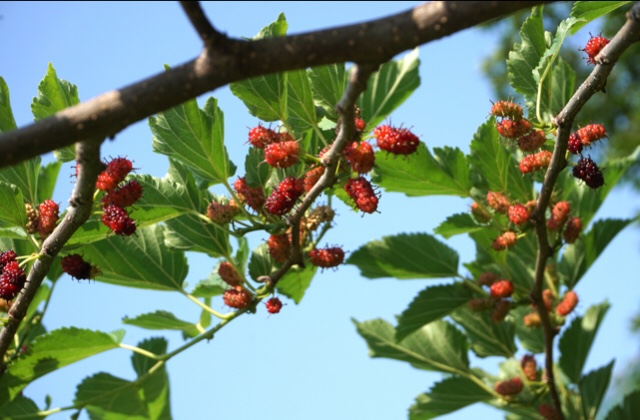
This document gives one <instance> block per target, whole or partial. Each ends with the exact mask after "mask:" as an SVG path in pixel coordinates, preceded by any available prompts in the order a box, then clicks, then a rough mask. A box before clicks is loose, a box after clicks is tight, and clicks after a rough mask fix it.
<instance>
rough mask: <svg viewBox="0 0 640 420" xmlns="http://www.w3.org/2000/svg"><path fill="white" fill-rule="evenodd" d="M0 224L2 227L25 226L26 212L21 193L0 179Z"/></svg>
mask: <svg viewBox="0 0 640 420" xmlns="http://www.w3.org/2000/svg"><path fill="white" fill-rule="evenodd" d="M0 224H1V225H2V227H4V228H6V227H21V228H22V227H25V226H26V224H27V212H26V210H25V207H24V202H23V199H22V193H21V192H20V190H19V189H18V188H17V187H16V186H15V185H11V184H7V183H6V182H2V181H0Z"/></svg>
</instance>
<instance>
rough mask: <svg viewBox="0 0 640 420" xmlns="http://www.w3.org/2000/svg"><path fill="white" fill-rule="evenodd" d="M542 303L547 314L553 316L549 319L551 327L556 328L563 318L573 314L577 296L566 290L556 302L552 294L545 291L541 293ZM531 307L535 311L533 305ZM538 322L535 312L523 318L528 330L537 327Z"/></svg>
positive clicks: (536, 312) (538, 317) (537, 315)
mask: <svg viewBox="0 0 640 420" xmlns="http://www.w3.org/2000/svg"><path fill="white" fill-rule="evenodd" d="M542 302H543V305H544V307H545V309H546V311H547V312H549V314H553V316H551V317H550V319H551V323H552V325H554V326H557V325H561V324H562V322H564V321H563V318H564V317H566V316H567V315H569V314H570V313H571V312H573V310H574V309H575V307H576V306H577V305H578V294H577V293H576V292H575V291H573V290H568V291H567V292H566V293H565V294H564V296H563V297H562V299H561V300H560V301H559V302H558V301H557V299H556V297H555V295H554V294H553V292H552V291H551V290H550V289H545V290H543V291H542ZM556 302H557V303H556ZM531 306H532V307H533V309H536V306H535V305H533V304H532V305H531ZM554 306H555V310H554ZM540 322H541V321H540V314H539V313H538V311H537V310H534V311H533V312H530V313H528V314H526V315H524V317H523V323H524V325H525V326H527V327H529V328H537V327H539V326H540Z"/></svg>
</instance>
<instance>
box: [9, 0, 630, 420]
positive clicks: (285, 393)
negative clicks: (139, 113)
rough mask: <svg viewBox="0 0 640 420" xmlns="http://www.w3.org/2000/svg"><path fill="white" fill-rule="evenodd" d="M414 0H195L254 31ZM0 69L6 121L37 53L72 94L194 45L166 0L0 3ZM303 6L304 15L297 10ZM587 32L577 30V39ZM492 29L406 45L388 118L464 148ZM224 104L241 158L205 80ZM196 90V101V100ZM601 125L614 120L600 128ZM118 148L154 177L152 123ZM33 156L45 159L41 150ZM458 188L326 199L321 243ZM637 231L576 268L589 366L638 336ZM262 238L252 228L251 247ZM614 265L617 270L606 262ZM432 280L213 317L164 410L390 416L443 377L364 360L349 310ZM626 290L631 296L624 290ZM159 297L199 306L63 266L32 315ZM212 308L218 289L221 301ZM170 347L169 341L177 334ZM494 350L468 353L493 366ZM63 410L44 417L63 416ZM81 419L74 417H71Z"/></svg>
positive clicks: (65, 386)
mask: <svg viewBox="0 0 640 420" xmlns="http://www.w3.org/2000/svg"><path fill="white" fill-rule="evenodd" d="M417 4H419V3H418V2H369V3H362V2H313V3H300V2H209V3H206V4H205V5H204V8H205V11H206V13H207V15H208V16H209V17H210V19H211V20H212V21H213V23H214V25H215V26H216V27H217V28H218V29H219V30H221V31H223V32H226V33H228V34H229V35H231V36H237V37H239V36H253V35H254V34H255V33H257V32H258V31H259V30H260V28H262V27H263V26H264V25H266V24H268V23H270V22H272V21H274V20H275V19H276V17H277V16H278V14H279V13H280V12H284V13H285V15H286V17H287V20H288V22H289V33H297V32H302V31H308V30H313V29H320V28H326V27H331V26H336V25H342V24H346V23H354V22H357V21H361V20H366V19H371V18H376V17H381V16H384V15H387V14H389V13H393V12H400V11H403V10H405V9H407V8H409V7H412V6H414V5H417ZM0 15H1V16H2V19H1V20H0V51H1V52H2V56H1V57H2V58H1V59H0V76H2V77H4V79H5V81H6V82H7V84H8V85H9V88H10V91H11V102H12V106H13V111H14V115H15V117H16V120H17V122H18V125H19V126H23V125H26V124H28V123H30V122H31V121H32V120H33V117H32V115H31V113H30V102H31V99H32V98H33V97H34V96H35V95H36V93H37V85H38V82H39V81H40V80H41V79H42V77H43V76H44V74H45V72H46V69H47V65H48V63H49V62H51V63H53V65H54V67H55V69H56V71H57V73H58V76H59V77H60V78H62V79H65V80H68V81H70V82H72V83H74V84H76V85H77V86H78V89H79V93H80V98H81V100H87V99H90V98H92V97H94V96H96V95H99V94H101V93H103V92H105V91H108V90H110V89H115V88H119V87H122V86H125V85H127V84H130V83H132V82H135V81H139V80H141V79H143V78H145V77H147V76H149V75H152V74H155V73H158V72H161V71H163V66H164V64H169V65H171V66H175V65H178V64H180V63H183V62H185V61H187V60H190V59H192V58H193V57H195V56H196V55H197V54H198V53H199V51H200V41H199V39H198V38H197V36H196V34H195V31H194V30H193V28H191V26H190V25H189V23H188V21H187V19H186V18H185V16H184V14H183V13H182V11H181V9H180V7H179V6H178V4H177V2H158V3H138V2H127V3H100V2H96V3H85V2H73V3H71V2H66V3H57V2H50V3H27V2H24V3H22V2H15V3H13V2H4V3H1V4H0ZM310 17H312V19H310ZM581 36H582V37H583V38H584V39H585V40H586V39H587V37H588V34H587V33H586V32H585V31H584V30H583V31H581V32H580V33H578V34H577V35H576V37H581ZM495 42H496V41H495V38H494V36H493V35H492V34H490V33H486V32H481V31H479V30H467V31H463V32H462V33H459V34H456V35H454V36H451V37H447V38H445V39H443V40H440V41H437V42H434V43H431V44H428V45H426V46H423V47H421V48H420V59H421V67H420V76H421V86H420V88H419V89H418V90H417V91H416V93H415V94H414V95H413V96H412V97H411V98H409V99H408V100H407V101H406V102H405V103H404V104H403V105H402V106H401V107H400V108H399V109H398V110H397V112H396V113H394V114H393V115H392V121H393V122H394V123H396V124H400V123H402V124H404V125H405V126H409V127H412V130H413V131H414V132H415V133H416V134H417V135H419V136H420V138H421V140H422V141H424V142H425V143H426V144H427V145H428V146H429V147H442V146H456V147H460V148H461V149H462V150H463V151H465V152H468V151H469V142H470V140H471V138H472V136H473V134H474V133H475V131H476V129H477V127H478V126H479V125H480V124H481V123H483V122H484V121H485V120H486V117H487V115H488V112H489V109H490V106H491V103H490V101H491V100H495V99H498V98H493V97H492V96H491V93H490V90H489V87H488V84H487V82H486V81H485V80H484V79H483V78H482V74H481V71H480V69H479V63H480V60H481V58H482V57H483V56H485V55H487V54H488V53H489V52H491V50H492V48H493V46H494V44H495ZM210 95H212V96H214V97H216V98H218V99H219V106H220V107H221V108H222V110H223V111H224V113H225V131H226V134H225V135H226V139H227V140H226V141H227V147H228V149H229V153H230V157H231V159H232V160H233V161H234V162H235V163H236V164H239V166H240V167H242V163H243V162H244V155H245V154H246V147H247V146H246V136H247V131H248V128H249V127H252V126H254V125H256V123H257V120H256V119H255V118H253V117H251V116H250V115H249V114H248V113H247V112H246V111H245V109H244V105H243V104H242V103H241V102H240V101H239V100H238V99H236V98H235V97H233V96H232V95H231V94H230V92H229V90H228V89H227V88H222V89H219V90H217V91H215V92H211V93H210ZM208 96H209V95H205V96H203V97H202V98H199V101H200V102H201V103H203V102H204V99H206V97H208ZM613 135H615V133H614V134H613ZM119 155H126V156H128V157H129V158H131V159H132V160H134V163H135V167H136V168H140V169H139V170H138V172H139V173H150V174H152V175H154V176H163V175H164V174H165V173H166V170H167V168H168V161H167V159H166V157H164V156H161V155H156V154H154V153H153V152H152V151H151V132H150V131H149V129H148V126H147V124H146V121H141V122H139V123H137V124H135V125H133V126H132V127H130V128H128V129H127V130H125V131H123V132H121V133H120V134H118V135H117V136H116V138H115V140H113V141H108V142H106V143H105V145H104V147H103V156H119ZM51 158H52V157H51V156H46V157H45V159H51ZM65 173H69V175H70V174H71V173H72V169H71V165H70V164H67V165H65V166H64V167H63V168H62V170H61V174H62V175H61V177H60V182H59V185H58V186H57V188H56V193H55V196H54V199H55V201H56V202H59V203H62V204H61V207H63V208H64V207H65V206H66V202H67V200H68V195H69V192H70V189H71V187H72V180H71V178H70V179H69V181H68V182H67V181H66V177H65V176H64V174H65ZM638 204H639V201H638V198H637V195H636V194H635V193H634V192H632V191H629V190H626V189H622V190H619V191H616V192H614V193H613V194H612V197H611V199H610V200H609V201H608V202H607V203H606V204H605V206H603V208H602V209H601V211H600V213H599V214H598V216H597V218H602V217H630V216H632V215H634V212H636V211H637V210H638ZM469 205H470V202H469V201H468V200H462V199H458V198H442V197H423V198H412V199H407V198H406V197H404V196H403V195H400V194H395V193H384V194H383V197H382V199H381V202H380V207H379V211H380V212H379V213H378V214H374V215H366V216H365V217H362V216H361V215H359V214H356V213H353V212H351V211H350V210H349V209H347V208H346V207H343V208H341V209H339V216H338V218H337V221H336V228H335V229H334V230H333V231H332V232H331V233H330V234H329V235H327V236H326V240H327V242H328V243H330V244H334V243H335V244H340V245H342V246H343V247H344V249H345V250H347V251H355V250H356V249H357V248H358V247H359V246H361V245H362V244H364V243H366V242H368V241H370V240H373V239H378V238H380V237H382V236H384V235H390V234H396V233H399V232H424V231H426V232H431V231H432V230H433V228H434V227H435V226H437V225H438V224H439V223H440V222H441V221H443V220H444V219H445V218H446V217H447V216H448V215H450V214H452V213H456V212H461V211H465V210H466V209H468V206H469ZM638 238H639V236H638V230H637V228H633V229H627V230H625V231H623V232H622V233H621V234H620V235H619V236H618V237H617V238H616V240H615V241H614V242H613V243H612V245H610V247H609V248H608V249H607V250H606V251H605V253H604V254H603V255H602V257H601V258H600V259H599V261H598V262H597V263H596V264H595V265H594V266H593V268H592V270H591V271H590V272H589V273H588V274H587V276H586V277H585V278H584V279H583V280H582V281H581V283H580V285H579V286H578V289H577V292H578V294H579V296H580V298H581V303H580V305H579V307H578V310H579V311H581V312H583V311H584V310H586V309H587V308H588V307H589V306H590V305H591V304H595V303H600V302H602V301H603V300H604V299H608V300H609V302H611V303H612V307H611V309H610V311H609V313H608V315H607V317H606V318H605V321H604V323H603V325H602V327H601V332H600V334H599V336H598V337H597V338H596V342H595V344H594V347H593V350H592V354H591V356H590V358H589V359H588V362H587V369H588V370H589V369H593V368H597V367H599V366H602V365H604V364H606V363H608V362H609V361H610V360H611V359H613V358H618V361H617V363H616V371H619V370H620V369H621V368H622V367H623V366H624V363H625V361H628V360H630V359H631V358H632V357H633V356H634V355H635V354H636V349H637V348H638V341H637V339H636V338H635V337H633V336H632V335H631V334H630V333H629V329H628V326H629V319H630V317H631V316H632V315H634V314H635V313H636V311H637V310H638V309H640V308H638V295H637V286H636V285H635V281H636V279H637V273H638V271H639V270H640V258H638V252H639V250H640V247H639V244H640V241H639V240H638ZM264 239H266V236H265V235H260V234H258V235H254V236H252V237H251V240H252V246H256V245H257V244H258V243H259V242H260V241H261V240H264ZM447 243H448V244H449V245H450V246H451V247H453V248H455V249H456V250H458V252H459V253H460V255H461V261H471V260H472V259H473V254H474V249H473V246H472V243H471V241H470V240H468V239H466V238H463V237H454V238H452V239H451V240H449V241H447ZM189 264H190V274H189V277H188V278H187V281H188V282H189V283H191V284H193V283H195V282H197V281H198V280H201V279H204V278H206V277H207V276H208V274H209V273H210V271H211V269H212V267H213V266H214V265H215V261H211V260H209V259H208V258H203V257H201V256H190V258H189ZM612 267H615V268H614V269H612ZM432 283H433V280H409V281H407V280H404V281H398V280H392V279H381V280H373V281H372V280H367V279H364V278H362V277H360V275H359V272H358V270H357V269H356V268H355V267H353V266H343V267H340V269H339V270H337V271H332V270H327V271H325V272H323V273H322V274H320V275H318V276H317V277H316V278H315V279H314V281H313V283H312V285H311V287H310V288H309V290H308V292H307V294H306V296H305V297H304V299H303V300H302V302H301V304H300V305H295V304H294V303H293V302H288V303H287V305H286V306H285V307H284V308H283V310H282V311H281V313H280V314H278V315H273V316H268V314H266V312H265V311H259V312H258V313H257V314H256V315H253V316H243V317H241V319H238V320H237V321H236V322H234V323H233V324H232V325H231V326H230V327H227V328H224V329H223V330H222V331H221V332H220V333H219V334H218V335H216V337H215V339H214V340H212V341H211V342H209V343H206V344H205V343H203V344H200V345H198V346H195V348H192V349H191V350H189V351H188V352H186V353H185V354H182V355H180V356H178V357H177V358H176V359H174V360H172V361H171V362H170V363H169V365H168V369H169V375H170V379H171V387H172V388H171V393H172V411H173V415H174V418H176V419H185V418H193V419H199V418H221V419H227V418H239V419H245V418H247V419H248V418H263V419H275V418H277V419H301V418H304V419H326V418H332V419H352V418H371V419H398V418H406V412H407V409H408V407H409V406H410V405H411V404H412V403H413V400H414V398H415V397H416V395H418V394H419V393H421V392H424V391H426V390H427V389H428V388H429V387H430V385H431V384H433V383H434V382H435V381H437V380H439V379H440V378H441V376H440V375H439V374H435V373H429V372H425V371H419V370H416V369H413V368H411V367H410V366H408V365H406V364H402V363H400V362H393V361H389V360H383V359H370V358H369V357H368V355H367V352H368V350H367V348H366V345H365V342H364V340H363V339H361V338H360V337H359V336H358V335H357V334H356V331H355V328H354V326H353V324H352V322H351V318H355V319H357V320H359V321H364V320H368V319H373V318H377V317H380V318H383V319H386V320H388V321H390V322H393V321H394V317H395V316H396V315H398V314H399V313H401V312H402V311H403V310H404V308H405V307H406V306H407V305H408V303H409V302H410V301H411V300H412V299H413V297H414V296H415V295H416V294H417V293H418V292H419V291H420V290H422V289H423V288H424V287H426V286H427V285H429V284H432ZM629 291H631V292H632V293H629ZM157 309H165V310H169V311H171V312H173V313H174V314H175V315H176V316H178V317H180V318H182V319H197V317H198V315H199V311H198V310H197V308H195V307H194V306H193V305H192V304H190V303H189V302H188V301H187V300H186V299H184V298H183V297H181V296H179V295H176V294H171V293H163V292H147V291H140V290H135V289H124V288H118V287H115V286H110V285H106V284H102V283H100V282H91V283H89V282H81V283H78V282H74V281H72V280H71V279H70V278H68V277H65V278H63V279H61V281H60V284H59V285H58V286H57V287H56V291H55V295H54V298H53V301H52V303H51V306H50V308H49V310H48V313H47V316H46V320H45V325H46V326H47V327H48V328H49V329H55V328H59V327H63V326H68V325H75V326H78V327H82V328H89V329H95V330H102V331H111V330H115V329H118V328H123V325H122V324H121V322H120V321H121V319H122V318H123V317H124V316H136V315H138V314H142V313H145V312H151V311H155V310H157ZM214 309H220V310H223V309H224V308H223V304H222V302H221V301H220V303H219V307H217V308H216V306H215V304H214ZM126 330H127V334H126V336H125V339H124V342H125V343H128V344H136V343H137V342H139V341H140V340H142V339H144V338H148V337H152V336H157V335H159V334H156V333H154V332H150V331H146V330H142V329H138V328H135V327H127V328H126ZM163 335H165V336H167V337H169V338H170V344H169V348H175V347H177V346H179V345H180V344H182V339H181V337H180V335H179V334H177V333H176V334H171V333H168V334H163ZM129 357H130V353H129V352H127V351H125V350H113V351H110V352H107V353H103V354H101V355H99V356H96V357H93V358H90V359H87V360H85V361H82V362H79V363H77V364H75V365H72V366H69V367H67V368H64V369H62V370H60V371H58V372H55V373H53V374H51V375H48V376H47V377H44V378H42V379H41V380H38V381H37V382H35V383H33V384H32V385H31V386H29V387H28V388H27V389H25V395H27V396H29V397H31V398H33V399H34V400H35V401H36V402H37V403H38V404H39V405H42V404H43V401H44V398H45V395H47V394H49V395H51V396H52V398H53V402H52V407H58V406H65V405H69V404H70V403H71V401H72V400H73V394H74V392H75V385H76V384H77V383H79V382H80V381H81V380H82V379H83V378H84V377H86V376H89V375H92V374H94V373H96V372H99V371H106V372H109V373H112V374H113V375H116V376H120V377H123V378H127V379H131V378H133V375H134V373H133V370H132V369H131V365H130V363H129ZM499 361H500V360H499V359H497V358H491V359H488V360H480V361H478V360H474V363H476V364H477V365H479V366H481V367H483V368H484V369H486V370H489V371H493V372H497V364H498V362H499ZM69 414H70V412H65V413H63V414H58V415H54V416H52V417H51V418H53V419H62V418H67V417H68V415H69ZM83 416H84V417H82V418H87V417H86V415H83ZM471 416H475V417H479V418H498V417H501V415H500V414H499V412H498V411H496V410H493V409H490V408H484V407H482V406H477V405H475V406H472V407H469V408H466V409H465V410H461V411H459V412H456V413H454V414H452V415H449V416H446V417H443V418H447V419H466V418H470V417H471Z"/></svg>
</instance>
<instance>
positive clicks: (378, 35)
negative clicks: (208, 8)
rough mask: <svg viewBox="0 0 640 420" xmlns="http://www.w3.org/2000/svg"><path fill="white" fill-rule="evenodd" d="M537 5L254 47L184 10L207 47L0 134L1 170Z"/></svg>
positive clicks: (390, 22)
mask: <svg viewBox="0 0 640 420" xmlns="http://www.w3.org/2000/svg"><path fill="white" fill-rule="evenodd" d="M187 3H189V2H187ZM542 3H548V2H547V1H522V2H485V1H475V2H431V3H426V4H423V5H421V6H418V7H416V8H414V9H411V10H408V11H406V12H403V13H399V14H397V15H393V16H389V17H385V18H382V19H378V20H373V21H369V22H364V23H360V24H355V25H349V26H343V27H338V28H333V29H325V30H320V31H314V32H308V33H304V34H300V35H291V36H285V37H278V38H266V39H260V40H255V41H244V40H238V39H231V38H227V37H225V36H223V35H221V34H220V33H218V32H217V31H216V30H215V29H214V28H213V26H212V25H211V24H210V23H209V22H208V21H207V20H206V18H205V17H204V15H203V14H202V15H201V14H200V13H201V11H200V12H198V10H196V9H195V8H194V7H193V6H189V5H187V6H186V8H185V10H186V12H187V15H188V17H189V19H190V21H191V22H192V24H193V25H194V26H195V27H196V30H197V31H198V33H199V35H200V36H201V38H202V39H203V40H204V41H205V48H204V50H203V52H202V54H201V55H200V56H199V57H197V58H196V59H194V60H192V61H190V62H187V63H185V64H183V65H181V66H178V67H175V68H173V69H170V70H168V71H166V72H164V73H160V74H157V75H155V76H152V77H150V78H148V79H145V80H143V81H141V82H138V83H134V84H132V85H129V86H126V87H123V88H121V89H118V90H114V91H110V92H106V93H104V94H102V95H100V96H98V97H95V98H93V99H90V100H89V101H87V102H84V103H81V104H79V105H76V106H74V107H71V108H68V109H65V110H63V111H61V112H59V113H57V114H56V115H54V116H52V117H49V118H46V119H44V120H41V121H38V122H37V123H34V124H31V125H28V126H26V127H23V128H20V129H18V130H14V131H11V132H8V133H4V134H0V167H4V166H8V165H12V164H16V163H18V162H21V161H23V160H26V159H29V158H32V157H35V156H39V155H41V154H44V153H47V152H50V151H52V150H55V149H59V148H61V147H64V146H67V145H70V144H73V143H75V142H78V141H80V140H83V139H87V138H105V137H113V136H115V135H116V134H117V133H118V132H120V131H121V130H123V129H124V128H125V127H127V126H129V125H131V124H133V123H135V122H137V121H140V120H142V119H144V118H146V117H149V116H151V115H154V114H156V113H158V112H161V111H163V110H165V109H168V108H171V107H173V106H176V105H179V104H181V103H183V102H185V101H187V100H189V99H192V98H195V97H197V96H199V95H201V94H203V93H206V92H209V91H212V90H215V89H217V88H219V87H222V86H225V85H227V84H229V83H232V82H235V81H239V80H244V79H247V78H250V77H253V76H259V75H264V74H269V73H275V72H282V71H289V70H296V69H302V68H307V67H314V66H320V65H324V64H332V63H340V62H347V61H352V62H357V63H361V64H378V63H381V62H385V61H388V60H389V59H391V58H392V57H393V56H395V55H397V54H399V53H401V52H403V51H406V50H410V49H412V48H415V47H416V46H418V45H422V44H425V43H428V42H430V41H434V40H437V39H440V38H443V37H445V36H447V35H451V34H453V33H456V32H458V31H461V30H463V29H467V28H471V27H473V26H475V25H478V24H480V23H483V22H486V21H488V20H491V19H495V18H498V17H501V16H504V15H507V14H510V13H512V12H515V11H517V10H520V9H523V8H527V7H532V6H534V5H537V4H542ZM183 7H185V6H184V5H183Z"/></svg>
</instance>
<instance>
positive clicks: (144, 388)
mask: <svg viewBox="0 0 640 420" xmlns="http://www.w3.org/2000/svg"><path fill="white" fill-rule="evenodd" d="M138 347H140V348H141V349H144V350H147V351H150V352H151V353H154V354H165V353H166V352H167V340H166V339H165V338H162V337H156V338H150V339H147V340H144V341H142V342H140V343H138ZM131 363H132V365H133V368H134V370H135V371H136V373H137V374H138V378H140V377H142V376H143V375H145V374H146V373H148V372H149V370H150V369H151V368H152V367H153V366H154V365H155V364H156V363H157V361H156V360H153V359H150V358H148V357H146V356H143V355H141V354H139V353H134V354H133V355H132V356H131ZM166 366H167V365H166V364H165V365H163V366H162V367H161V368H159V369H156V370H155V371H154V372H153V373H152V374H151V375H150V376H149V377H147V378H146V379H145V380H144V381H143V382H142V385H141V387H140V388H141V392H142V399H143V401H144V402H145V404H146V406H147V411H148V412H149V419H154V420H171V418H172V417H171V399H170V398H169V397H170V395H169V375H168V373H167V367H166Z"/></svg>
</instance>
